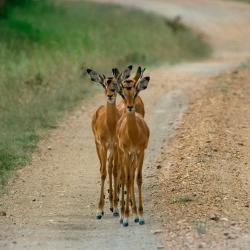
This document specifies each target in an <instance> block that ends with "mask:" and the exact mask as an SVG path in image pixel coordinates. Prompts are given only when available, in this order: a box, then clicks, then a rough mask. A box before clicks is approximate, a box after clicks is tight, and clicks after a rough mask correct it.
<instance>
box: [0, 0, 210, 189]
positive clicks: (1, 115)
mask: <svg viewBox="0 0 250 250" xmlns="http://www.w3.org/2000/svg"><path fill="white" fill-rule="evenodd" d="M21 3H22V4H21ZM180 27H181V28H180V29H178V26H176V27H174V31H173V29H172V27H171V24H167V23H166V20H165V19H163V18H160V17H158V16H154V15H152V14H146V13H144V12H140V11H137V10H131V9H128V8H122V7H117V6H106V5H99V4H94V3H87V2H78V1H72V2H63V3H60V4H59V2H57V4H51V3H49V2H47V1H34V2H32V1H30V0H29V1H17V0H16V1H9V3H8V4H7V7H6V12H5V15H4V16H2V18H1V19H0V34H1V36H0V186H1V185H3V184H4V183H5V182H6V180H7V177H8V176H9V174H10V173H11V171H12V170H13V169H14V168H15V167H16V166H20V165H24V164H27V163H28V162H29V161H30V157H31V152H32V151H33V150H34V148H35V146H36V143H37V141H38V136H39V135H41V132H43V131H44V128H50V127H54V126H55V125H54V124H55V122H56V121H57V119H58V118H59V117H61V115H62V114H63V112H64V111H66V110H70V109H72V108H73V107H74V106H75V105H76V104H77V103H78V102H79V101H80V100H82V99H83V98H85V97H86V96H91V95H93V93H94V91H95V89H94V87H92V85H91V84H90V82H89V79H87V80H86V79H85V77H84V76H82V72H81V70H80V68H81V65H82V67H83V69H85V68H86V66H88V67H93V68H94V69H97V70H100V71H102V72H105V73H107V72H110V69H111V67H114V66H119V67H125V66H126V65H127V64H129V63H132V64H142V65H143V66H144V65H146V64H152V63H154V64H155V63H159V62H166V61H168V62H177V61H180V60H190V59H196V58H200V57H205V56H207V55H208V54H209V47H208V46H207V44H206V43H205V42H204V41H203V40H202V38H201V37H200V36H199V35H197V34H195V33H193V32H192V31H190V30H188V29H187V28H185V27H184V26H183V25H181V26H180ZM83 72H84V71H83ZM83 122H87V121H83Z"/></svg>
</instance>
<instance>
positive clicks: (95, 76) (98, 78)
mask: <svg viewBox="0 0 250 250" xmlns="http://www.w3.org/2000/svg"><path fill="white" fill-rule="evenodd" d="M87 73H88V74H89V76H90V79H91V81H93V82H97V83H100V84H101V85H102V86H103V87H104V84H103V81H104V79H105V76H104V75H102V76H101V75H99V74H98V73H97V72H96V71H94V70H92V69H87Z"/></svg>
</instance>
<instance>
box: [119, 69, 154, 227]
mask: <svg viewBox="0 0 250 250" xmlns="http://www.w3.org/2000/svg"><path fill="white" fill-rule="evenodd" d="M141 76H142V70H141V67H138V70H137V73H136V75H135V76H133V77H128V78H127V79H125V80H123V81H122V82H116V89H117V92H118V93H119V94H120V95H121V97H122V98H123V100H124V103H125V106H126V109H125V110H126V112H125V113H124V114H123V115H122V116H121V118H120V120H119V121H118V123H117V138H118V146H119V165H120V167H121V187H122V190H121V200H120V206H121V217H120V223H122V224H123V226H125V227H126V226H128V217H129V199H130V195H131V196H132V212H133V215H134V221H135V222H139V224H140V225H143V224H144V218H143V205H142V189H141V188H142V167H143V160H144V151H145V149H146V148H147V145H148V140H149V128H148V126H147V124H146V122H145V121H144V119H143V116H142V115H141V114H139V113H137V112H136V109H135V100H136V98H137V96H138V94H139V93H140V91H141V90H144V89H146V88H147V86H148V83H149V80H150V78H149V77H143V78H142V77H141ZM136 172H137V177H136V178H137V185H138V191H139V209H138V212H139V217H138V215H137V207H136V201H135V192H134V180H135V173H136ZM124 183H125V184H126V189H127V193H126V202H125V208H124Z"/></svg>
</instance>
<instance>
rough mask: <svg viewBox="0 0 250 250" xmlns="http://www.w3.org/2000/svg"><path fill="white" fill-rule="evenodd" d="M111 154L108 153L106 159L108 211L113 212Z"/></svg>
mask: <svg viewBox="0 0 250 250" xmlns="http://www.w3.org/2000/svg"><path fill="white" fill-rule="evenodd" d="M113 160H114V158H113V153H110V155H109V158H108V174H109V204H110V211H111V212H113V187H112V173H113V167H114V166H113Z"/></svg>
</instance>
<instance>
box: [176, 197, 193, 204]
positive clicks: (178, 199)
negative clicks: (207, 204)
mask: <svg viewBox="0 0 250 250" xmlns="http://www.w3.org/2000/svg"><path fill="white" fill-rule="evenodd" d="M191 201H194V197H191V196H189V195H183V196H179V197H176V198H174V199H173V201H172V204H175V203H181V204H182V203H183V204H184V203H187V202H191Z"/></svg>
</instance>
